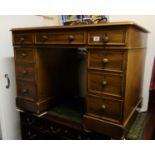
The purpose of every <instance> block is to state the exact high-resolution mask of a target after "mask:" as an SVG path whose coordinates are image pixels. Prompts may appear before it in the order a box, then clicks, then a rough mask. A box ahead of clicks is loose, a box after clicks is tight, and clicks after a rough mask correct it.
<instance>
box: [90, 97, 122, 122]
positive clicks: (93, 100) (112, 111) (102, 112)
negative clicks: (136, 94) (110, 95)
mask: <svg viewBox="0 0 155 155" xmlns="http://www.w3.org/2000/svg"><path fill="white" fill-rule="evenodd" d="M121 107H122V102H121V101H118V100H113V99H105V98H101V97H97V96H91V95H88V97H87V114H89V115H92V116H95V117H99V118H103V119H108V120H109V119H112V120H114V121H120V119H121V113H122V109H121Z"/></svg>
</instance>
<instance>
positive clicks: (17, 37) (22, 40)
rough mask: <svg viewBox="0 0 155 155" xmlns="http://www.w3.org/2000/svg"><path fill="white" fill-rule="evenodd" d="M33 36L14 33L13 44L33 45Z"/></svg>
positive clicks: (31, 34)
mask: <svg viewBox="0 0 155 155" xmlns="http://www.w3.org/2000/svg"><path fill="white" fill-rule="evenodd" d="M33 43H34V34H33V33H14V34H13V44H33Z"/></svg>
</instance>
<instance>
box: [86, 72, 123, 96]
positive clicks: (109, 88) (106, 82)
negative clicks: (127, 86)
mask: <svg viewBox="0 0 155 155" xmlns="http://www.w3.org/2000/svg"><path fill="white" fill-rule="evenodd" d="M88 91H89V92H94V93H100V94H106V95H112V96H116V97H122V96H123V75H120V74H111V73H103V72H100V71H90V70H89V71H88Z"/></svg>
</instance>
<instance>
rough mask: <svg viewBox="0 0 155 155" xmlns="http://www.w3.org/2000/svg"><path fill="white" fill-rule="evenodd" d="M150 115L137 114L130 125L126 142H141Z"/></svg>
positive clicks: (145, 113)
mask: <svg viewBox="0 0 155 155" xmlns="http://www.w3.org/2000/svg"><path fill="white" fill-rule="evenodd" d="M149 118H150V114H149V113H147V112H139V113H138V115H137V117H136V119H135V121H134V122H133V124H132V125H131V128H130V129H129V132H128V133H127V135H126V137H125V139H127V140H142V139H143V135H144V132H145V129H146V127H147V124H148V121H149Z"/></svg>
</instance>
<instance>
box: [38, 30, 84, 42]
mask: <svg viewBox="0 0 155 155" xmlns="http://www.w3.org/2000/svg"><path fill="white" fill-rule="evenodd" d="M35 42H36V44H85V43H86V37H85V33H84V32H47V33H45V32H38V33H36V38H35Z"/></svg>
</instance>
